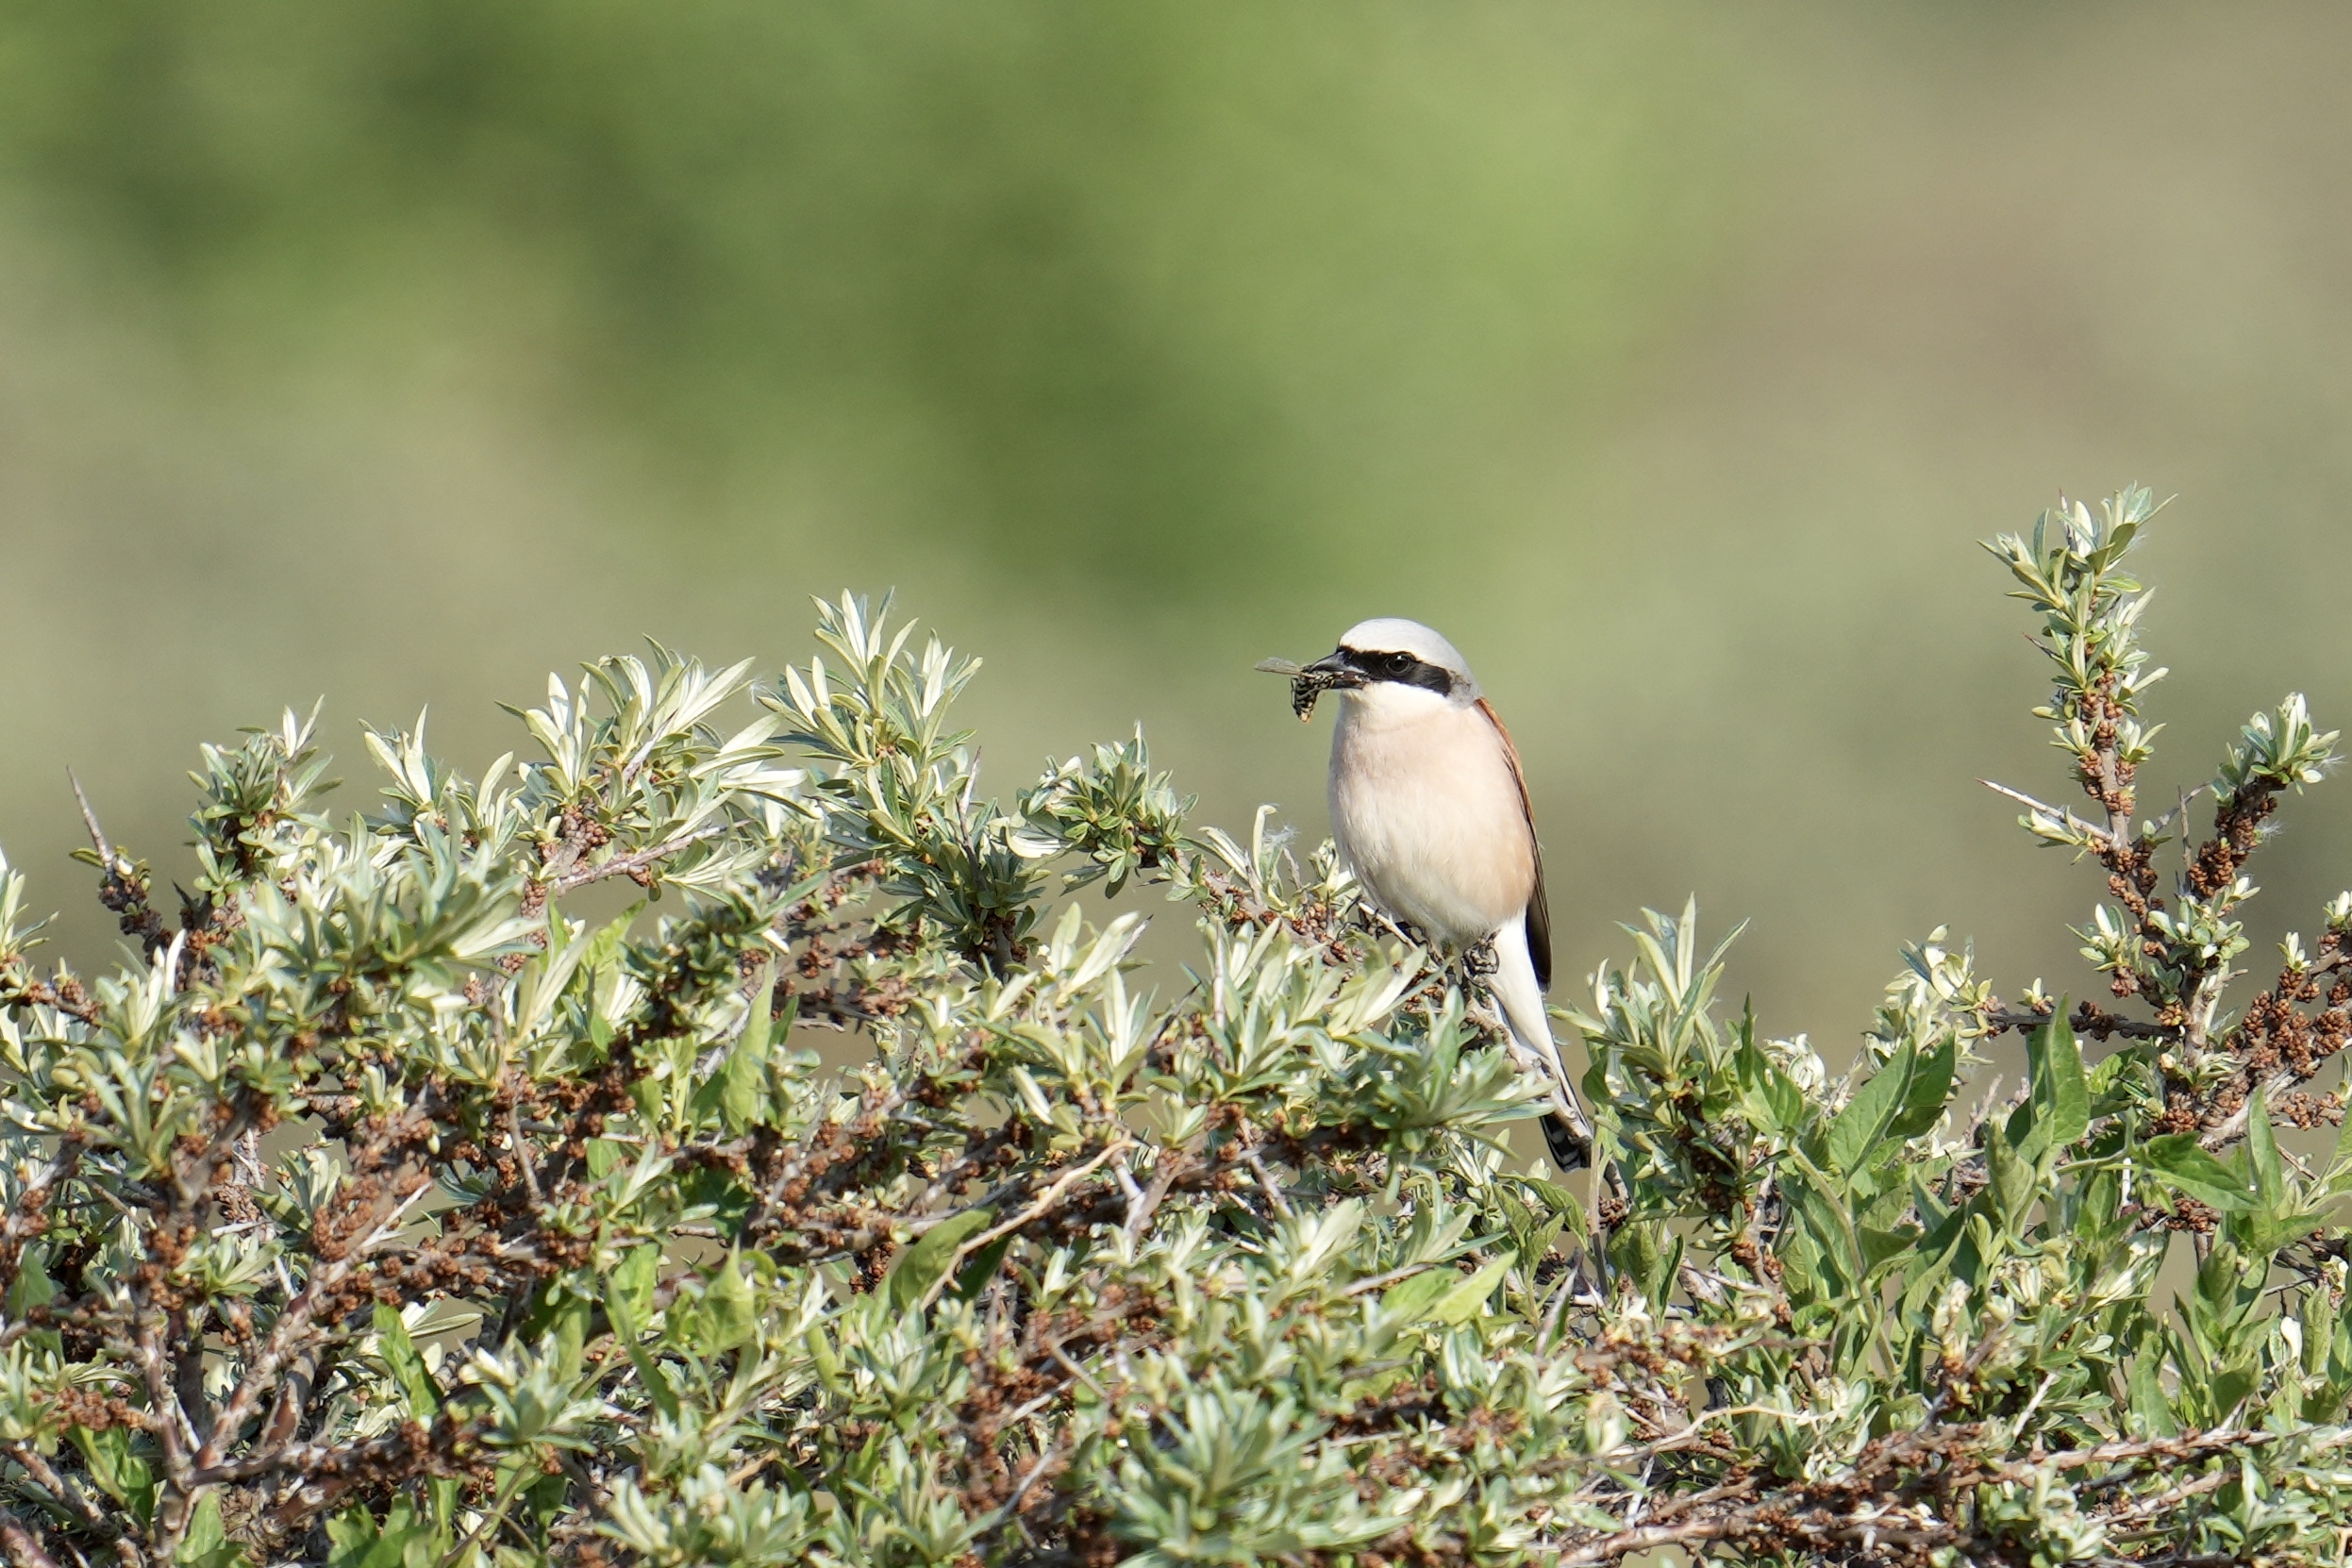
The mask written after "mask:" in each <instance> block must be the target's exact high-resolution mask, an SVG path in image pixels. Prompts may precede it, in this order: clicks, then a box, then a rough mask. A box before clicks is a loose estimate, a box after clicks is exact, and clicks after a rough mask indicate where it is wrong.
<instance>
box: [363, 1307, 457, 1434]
mask: <svg viewBox="0 0 2352 1568" xmlns="http://www.w3.org/2000/svg"><path fill="white" fill-rule="evenodd" d="M375 1339H376V1345H377V1350H376V1354H377V1355H379V1356H381V1357H382V1358H383V1359H384V1367H385V1370H386V1371H388V1372H390V1373H391V1374H392V1382H393V1383H394V1384H395V1385H397V1386H398V1388H399V1390H400V1392H401V1394H402V1395H403V1396H404V1397H405V1398H406V1399H407V1400H408V1401H409V1414H410V1415H411V1416H413V1417H415V1418H416V1419H417V1420H419V1421H425V1422H429V1421H431V1420H432V1419H433V1417H434V1415H435V1414H437V1413H438V1412H439V1411H440V1410H441V1390H440V1389H438V1388H436V1387H435V1386H434V1384H433V1376H432V1374H431V1373H429V1372H427V1371H425V1358H423V1357H422V1356H419V1355H418V1354H417V1351H416V1345H415V1343H413V1342H412V1341H410V1340H409V1326H408V1325H407V1324H406V1323H404V1322H402V1321H401V1317H400V1309H398V1308H397V1307H393V1306H392V1305H390V1304H388V1303H383V1302H379V1303H377V1304H376V1308H375Z"/></svg>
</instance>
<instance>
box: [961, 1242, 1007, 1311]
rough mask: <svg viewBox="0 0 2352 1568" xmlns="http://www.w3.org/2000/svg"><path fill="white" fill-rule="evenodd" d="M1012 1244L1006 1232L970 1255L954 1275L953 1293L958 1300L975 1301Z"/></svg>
mask: <svg viewBox="0 0 2352 1568" xmlns="http://www.w3.org/2000/svg"><path fill="white" fill-rule="evenodd" d="M1012 1243H1013V1237H1012V1235H1011V1234H1010V1233H1009V1232H1008V1233H1007V1234H1005V1235H1002V1236H999V1237H997V1238H996V1240H994V1241H993V1242H991V1243H989V1244H988V1245H986V1246H984V1247H982V1248H981V1249H980V1250H979V1251H977V1252H976V1253H974V1254H973V1255H972V1257H971V1258H970V1259H968V1260H967V1261H966V1262H965V1263H964V1266H963V1267H962V1268H961V1269H959V1270H958V1271H957V1273H956V1285H955V1291H956V1295H957V1298H958V1299H959V1300H962V1301H972V1300H976V1299H977V1297H978V1296H979V1293H981V1292H982V1291H985V1290H987V1289H988V1282H989V1281H990V1280H992V1279H993V1278H995V1277H996V1270H997V1268H998V1267H999V1266H1000V1265H1002V1264H1003V1262H1004V1260H1005V1254H1006V1253H1007V1252H1009V1251H1010V1250H1011V1249H1012Z"/></svg>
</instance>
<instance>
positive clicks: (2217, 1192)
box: [2139, 1132, 2254, 1213]
mask: <svg viewBox="0 0 2352 1568" xmlns="http://www.w3.org/2000/svg"><path fill="white" fill-rule="evenodd" d="M2139 1164H2140V1168H2141V1169H2142V1170H2143V1171H2145V1172H2146V1173H2148V1174H2149V1175H2151V1176H2155V1177H2156V1178H2157V1179H2158V1180H2160V1181H2161V1182H2163V1183H2164V1184H2165V1185H2166V1186H2168V1187H2170V1188H2173V1189H2174V1190H2175V1191H2177V1192H2180V1193H2187V1194H2188V1195H2189V1196H2190V1197H2193V1198H2194V1199H2196V1200H2197V1201H2198V1202H2199V1203H2202V1204H2207V1205H2210V1207H2212V1208H2214V1209H2222V1210H2224V1211H2226V1212H2233V1213H2243V1212H2244V1211H2245V1210H2247V1209H2252V1208H2253V1207H2254V1194H2253V1193H2252V1192H2251V1191H2249V1190H2248V1184H2247V1182H2246V1179H2245V1178H2244V1176H2240V1175H2238V1174H2237V1173H2236V1172H2235V1171H2232V1170H2231V1169H2230V1168H2229V1167H2228V1166H2227V1165H2225V1164H2223V1163H2222V1162H2221V1161H2220V1160H2218V1159H2214V1158H2213V1157H2212V1156H2211V1155H2210V1154H2208V1153H2206V1152H2205V1150H2204V1149H2203V1148H2201V1147H2200V1146H2198V1143H2197V1141H2196V1135H2195V1134H2194V1133H2187V1132H2174V1133H2167V1134H2166V1135H2165V1136H2163V1137H2161V1138H2151V1139H2149V1140H2148V1141H2147V1142H2146V1143H2143V1144H2141V1145H2140V1149H2139Z"/></svg>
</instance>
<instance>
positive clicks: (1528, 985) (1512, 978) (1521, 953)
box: [1488, 915, 1593, 1171]
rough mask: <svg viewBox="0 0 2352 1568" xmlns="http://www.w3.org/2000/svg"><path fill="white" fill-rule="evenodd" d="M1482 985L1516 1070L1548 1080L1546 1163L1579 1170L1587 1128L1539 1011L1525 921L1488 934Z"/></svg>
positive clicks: (1589, 1158)
mask: <svg viewBox="0 0 2352 1568" xmlns="http://www.w3.org/2000/svg"><path fill="white" fill-rule="evenodd" d="M1488 985H1489V986H1490V988H1491V989H1492V990H1493V993H1494V1000H1495V1002H1496V1003H1497V1005H1499V1006H1500V1007H1501V1008H1502V1009H1503V1022H1504V1023H1505V1024H1506V1025H1508V1026H1510V1045H1511V1054H1512V1056H1513V1057H1514V1058H1515V1059H1517V1060H1518V1061H1519V1063H1520V1065H1521V1066H1522V1067H1526V1068H1532V1069H1534V1070H1535V1071H1537V1072H1540V1073H1542V1074H1543V1076H1545V1077H1546V1078H1548V1079H1550V1080H1551V1085H1552V1109H1551V1111H1550V1113H1549V1114H1547V1115H1546V1116H1545V1117H1544V1118H1543V1141H1544V1143H1548V1144H1549V1145H1550V1146H1551V1151H1552V1162H1553V1163H1554V1164H1556V1165H1558V1166H1559V1167H1560V1169H1561V1170H1563V1171H1580V1170H1582V1169H1584V1167H1585V1166H1587V1165H1590V1164H1591V1163H1592V1162H1593V1124H1592V1121H1591V1119H1590V1118H1588V1117H1587V1116H1586V1115H1585V1113H1584V1106H1583V1104H1582V1103H1581V1102H1580V1101H1578V1100H1577V1098H1576V1085H1575V1084H1573V1083H1571V1082H1570V1081H1569V1077H1568V1067H1567V1064H1566V1063H1565V1062H1564V1061H1562V1060H1561V1059H1560V1045H1559V1043H1557V1042H1556V1041H1554V1040H1553V1039H1552V1025H1551V1020H1550V1018H1549V1017H1547V1016H1546V1015H1545V1013H1544V1011H1543V980H1542V979H1541V978H1540V977H1539V976H1537V974H1536V968H1535V959H1534V957H1533V955H1532V954H1531V953H1530V952H1529V951H1528V947H1527V923H1526V916H1525V915H1521V916H1518V917H1516V918H1514V919H1512V920H1511V921H1510V922H1509V923H1508V924H1506V925H1505V926H1503V927H1502V929H1500V930H1498V931H1496V932H1495V933H1494V973H1493V976H1490V977H1489V979H1488Z"/></svg>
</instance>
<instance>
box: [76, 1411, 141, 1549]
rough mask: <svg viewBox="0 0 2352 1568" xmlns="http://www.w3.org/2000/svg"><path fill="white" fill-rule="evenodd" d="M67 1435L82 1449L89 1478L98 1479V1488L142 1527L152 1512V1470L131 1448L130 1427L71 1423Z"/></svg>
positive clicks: (96, 1480)
mask: <svg viewBox="0 0 2352 1568" xmlns="http://www.w3.org/2000/svg"><path fill="white" fill-rule="evenodd" d="M68 1435H69V1436H71V1437H72V1438H73V1440H74V1446H75V1447H76V1448H79V1449H80V1450H81V1451H82V1459H83V1460H84V1461H85V1462H86V1463H87V1464H88V1465H89V1467H90V1478H91V1479H92V1480H93V1481H95V1482H97V1483H98V1490H100V1491H101V1492H104V1493H106V1494H107V1495H108V1496H109V1497H111V1498H113V1499H114V1500H115V1501H116V1502H118V1503H120V1504H122V1505H123V1506H124V1507H125V1508H126V1509H128V1510H130V1511H131V1515H132V1517H134V1518H136V1519H137V1520H138V1521H139V1523H140V1525H141V1526H142V1527H143V1526H145V1525H146V1523H147V1521H148V1520H149V1519H151V1518H152V1517H154V1514H155V1472H154V1471H153V1470H151V1469H150V1468H148V1465H147V1461H146V1460H144V1459H142V1458H141V1457H140V1456H139V1455H138V1454H137V1453H135V1452H133V1451H132V1448H131V1436H132V1434H131V1430H130V1428H129V1427H127V1426H108V1427H106V1428H105V1429H104V1430H101V1431H92V1430H91V1429H90V1428H88V1427H86V1426H75V1427H70V1428H68Z"/></svg>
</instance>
